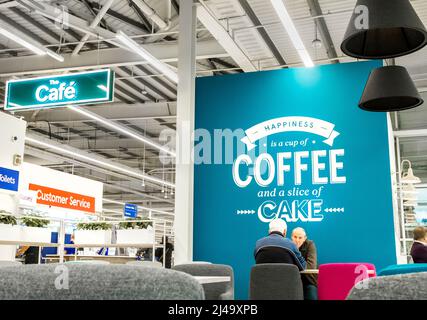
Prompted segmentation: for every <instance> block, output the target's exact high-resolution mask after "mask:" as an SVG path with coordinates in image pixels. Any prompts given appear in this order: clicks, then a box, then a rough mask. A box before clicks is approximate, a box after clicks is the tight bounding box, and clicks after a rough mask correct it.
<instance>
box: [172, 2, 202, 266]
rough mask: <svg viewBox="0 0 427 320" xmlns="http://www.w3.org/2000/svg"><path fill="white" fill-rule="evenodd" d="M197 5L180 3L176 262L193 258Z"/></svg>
mask: <svg viewBox="0 0 427 320" xmlns="http://www.w3.org/2000/svg"><path fill="white" fill-rule="evenodd" d="M196 24H197V17H196V7H195V4H194V3H193V1H190V0H187V1H181V2H180V17H179V45H178V46H179V53H178V77H179V83H178V103H177V143H176V145H177V150H176V154H177V157H176V180H175V186H176V188H175V226H174V228H175V260H174V262H175V264H179V263H183V262H187V261H192V260H193V190H194V181H193V177H194V166H193V157H192V156H191V155H192V152H193V142H192V138H191V136H192V132H193V130H194V103H195V73H196Z"/></svg>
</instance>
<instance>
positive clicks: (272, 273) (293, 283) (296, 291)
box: [249, 263, 304, 300]
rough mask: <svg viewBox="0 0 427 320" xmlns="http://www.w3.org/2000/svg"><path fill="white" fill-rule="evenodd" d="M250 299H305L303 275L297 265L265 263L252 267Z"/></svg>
mask: <svg viewBox="0 0 427 320" xmlns="http://www.w3.org/2000/svg"><path fill="white" fill-rule="evenodd" d="M249 290H250V292H249V299H250V300H303V299H304V292H303V286H302V281H301V275H300V272H299V269H298V267H297V266H295V265H293V264H286V263H263V264H257V265H255V266H253V267H252V270H251V278H250V289H249Z"/></svg>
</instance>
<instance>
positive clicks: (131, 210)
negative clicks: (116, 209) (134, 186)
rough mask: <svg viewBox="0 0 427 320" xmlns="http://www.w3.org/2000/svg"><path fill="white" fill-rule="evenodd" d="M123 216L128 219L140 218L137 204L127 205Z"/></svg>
mask: <svg viewBox="0 0 427 320" xmlns="http://www.w3.org/2000/svg"><path fill="white" fill-rule="evenodd" d="M123 215H124V216H125V217H126V218H136V217H137V216H138V206H137V205H136V204H131V203H125V207H124V212H123Z"/></svg>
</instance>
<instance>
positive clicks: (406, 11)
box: [341, 0, 427, 59]
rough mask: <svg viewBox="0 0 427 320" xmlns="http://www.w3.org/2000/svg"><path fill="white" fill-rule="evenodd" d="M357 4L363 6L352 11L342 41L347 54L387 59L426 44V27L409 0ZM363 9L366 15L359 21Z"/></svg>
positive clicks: (363, 57)
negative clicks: (366, 17) (365, 17)
mask: <svg viewBox="0 0 427 320" xmlns="http://www.w3.org/2000/svg"><path fill="white" fill-rule="evenodd" d="M358 6H364V7H359V8H361V9H362V10H355V11H354V12H353V15H352V17H351V19H350V23H349V25H348V28H347V32H346V33H345V36H344V40H343V42H342V43H341V50H342V52H344V53H345V54H346V55H348V56H351V57H354V58H359V59H389V58H395V57H400V56H404V55H407V54H409V53H412V52H415V51H417V50H420V49H421V48H423V47H424V46H425V45H426V44H427V31H426V28H425V27H424V25H423V23H422V22H421V20H420V18H419V17H418V15H417V13H416V12H415V10H414V8H413V7H412V5H411V4H410V2H409V0H358V1H357V4H356V8H358ZM363 8H367V10H363ZM363 13H365V15H366V14H367V16H369V19H365V20H364V21H362V20H361V18H362V17H363ZM363 22H364V23H365V24H366V25H365V24H364V23H363ZM361 26H363V27H364V28H365V29H362V27H361ZM366 27H367V29H366Z"/></svg>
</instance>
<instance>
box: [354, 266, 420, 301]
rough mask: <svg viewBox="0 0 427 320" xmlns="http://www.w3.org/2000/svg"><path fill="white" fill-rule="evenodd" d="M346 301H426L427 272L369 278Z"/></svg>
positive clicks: (356, 287) (355, 288)
mask: <svg viewBox="0 0 427 320" xmlns="http://www.w3.org/2000/svg"><path fill="white" fill-rule="evenodd" d="M347 300H427V272H420V273H406V274H399V275H393V276H381V277H376V278H369V279H367V280H364V281H362V282H360V283H359V284H358V285H357V286H355V287H353V289H351V291H350V293H349V295H348V297H347Z"/></svg>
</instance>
